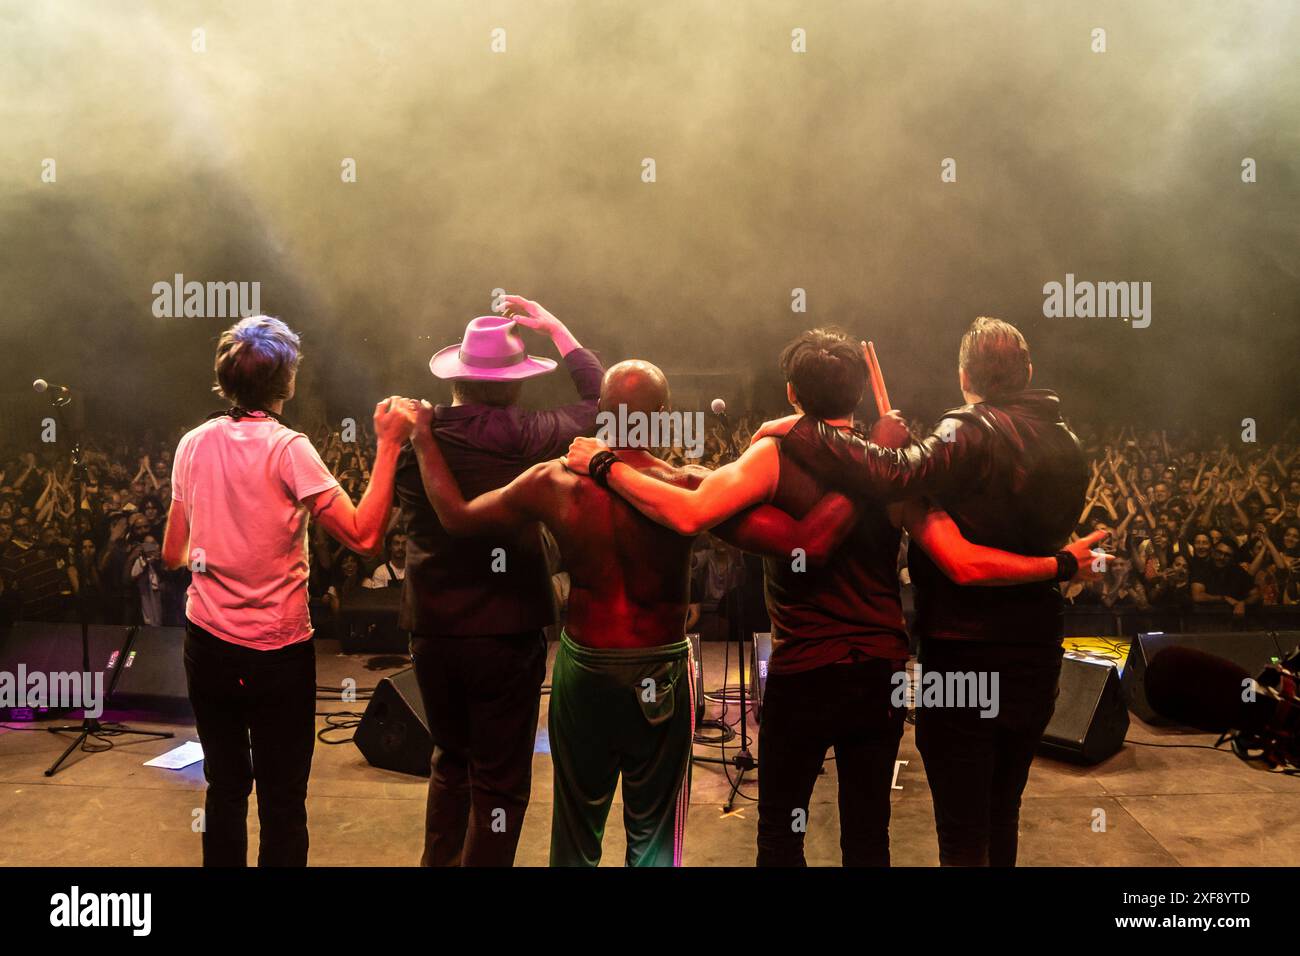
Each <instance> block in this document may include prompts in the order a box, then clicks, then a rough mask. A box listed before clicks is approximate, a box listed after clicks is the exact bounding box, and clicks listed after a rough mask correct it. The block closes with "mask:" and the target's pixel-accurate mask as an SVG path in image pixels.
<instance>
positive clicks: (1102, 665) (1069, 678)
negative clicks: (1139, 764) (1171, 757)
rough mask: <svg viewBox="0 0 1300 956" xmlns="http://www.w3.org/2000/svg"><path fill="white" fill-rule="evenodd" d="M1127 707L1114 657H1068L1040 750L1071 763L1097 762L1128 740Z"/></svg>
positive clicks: (1063, 664)
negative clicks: (1100, 659)
mask: <svg viewBox="0 0 1300 956" xmlns="http://www.w3.org/2000/svg"><path fill="white" fill-rule="evenodd" d="M1127 733H1128V710H1127V708H1125V706H1124V695H1123V693H1122V692H1121V690H1120V686H1119V675H1118V674H1117V673H1116V672H1115V667H1114V665H1113V664H1112V663H1111V662H1110V661H1095V660H1087V659H1083V658H1076V657H1066V658H1065V659H1064V660H1063V661H1062V662H1061V687H1060V693H1059V695H1058V696H1057V698H1056V711H1055V712H1054V713H1053V714H1052V720H1051V722H1050V723H1049V724H1048V725H1047V730H1046V731H1044V733H1043V739H1042V742H1041V743H1040V744H1039V745H1038V752H1039V753H1040V754H1042V755H1043V756H1045V757H1055V758H1056V759H1058V760H1065V761H1068V762H1070V763H1080V764H1095V763H1100V762H1101V761H1103V760H1105V759H1106V758H1107V757H1109V756H1110V755H1111V754H1113V753H1116V752H1117V751H1118V750H1119V749H1120V748H1121V747H1122V746H1124V735H1125V734H1127Z"/></svg>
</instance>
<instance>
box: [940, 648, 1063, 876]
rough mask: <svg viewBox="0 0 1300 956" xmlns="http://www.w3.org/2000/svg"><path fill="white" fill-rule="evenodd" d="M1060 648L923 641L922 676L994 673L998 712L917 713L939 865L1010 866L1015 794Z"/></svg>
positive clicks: (1049, 707) (1015, 838) (1039, 728)
mask: <svg viewBox="0 0 1300 956" xmlns="http://www.w3.org/2000/svg"><path fill="white" fill-rule="evenodd" d="M1061 653H1062V652H1061V646H1060V644H1051V645H1048V646H1041V645H1031V646H1021V645H1011V644H991V643H986V642H979V641H952V640H948V641H943V640H933V639H931V640H928V641H927V640H924V639H923V640H922V642H921V653H920V661H921V665H922V667H924V669H925V670H926V671H927V672H930V673H934V672H945V673H946V672H949V671H962V672H976V673H980V672H983V673H992V672H996V673H997V674H998V685H999V686H998V705H999V709H998V714H997V716H996V717H981V716H980V709H979V708H978V707H964V708H955V707H947V708H939V707H930V708H926V707H920V708H917V712H916V745H917V749H919V750H920V751H921V759H922V760H923V761H925V776H926V779H927V780H929V782H930V795H931V796H932V797H933V799H934V822H935V828H936V829H937V830H938V833H939V863H940V865H942V866H1015V864H1016V851H1017V847H1018V844H1019V834H1020V795H1021V793H1023V792H1024V789H1025V783H1026V781H1027V780H1028V779H1029V766H1030V764H1032V763H1033V761H1034V752H1035V751H1036V750H1037V749H1038V742H1039V740H1041V739H1042V736H1043V731H1044V730H1046V729H1047V724H1048V722H1049V721H1051V719H1052V711H1053V710H1055V708H1056V693H1057V686H1058V682H1059V680H1060V676H1061Z"/></svg>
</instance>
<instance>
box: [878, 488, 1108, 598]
mask: <svg viewBox="0 0 1300 956" xmlns="http://www.w3.org/2000/svg"><path fill="white" fill-rule="evenodd" d="M903 526H904V527H905V528H907V533H908V534H910V535H911V536H912V537H913V538H914V539H916V541H917V543H918V544H920V545H921V547H922V548H924V549H925V553H926V554H928V555H929V556H930V560H932V561H933V562H934V563H935V564H936V565H937V566H938V567H939V570H941V571H942V572H943V573H944V574H946V575H947V576H948V577H949V578H950V579H951V580H952V581H953V582H954V583H955V584H960V585H963V586H965V585H983V586H990V585H1010V584H1025V583H1028V582H1030V581H1051V580H1054V579H1055V578H1056V558H1055V557H1054V556H1053V557H1031V556H1029V555H1024V554H1014V553H1013V552H1010V551H1002V550H999V549H997V548H987V547H985V546H983V545H979V544H974V543H972V542H970V541H967V540H966V539H965V538H964V537H963V536H962V533H961V529H959V528H958V527H957V523H956V522H955V521H953V520H952V517H951V516H950V515H949V514H948V512H946V511H944V510H943V509H942V508H938V507H934V506H928V505H926V504H925V503H924V502H923V501H920V500H917V501H909V502H907V504H906V505H905V506H904V510H903ZM1105 536H1106V532H1105V531H1094V532H1093V533H1092V534H1090V535H1087V536H1086V537H1083V538H1080V539H1079V540H1077V541H1074V542H1072V543H1071V544H1069V545H1068V546H1067V547H1066V548H1065V550H1067V551H1069V552H1070V553H1071V554H1073V555H1074V558H1075V560H1076V561H1077V562H1078V564H1079V570H1078V572H1077V573H1076V574H1075V576H1074V577H1073V578H1072V579H1071V580H1075V581H1091V580H1095V579H1097V578H1099V577H1101V573H1099V572H1104V570H1105V562H1106V561H1107V560H1109V558H1110V556H1109V555H1105V554H1102V553H1096V554H1094V553H1093V551H1092V546H1093V545H1094V544H1096V543H1097V542H1098V541H1100V540H1101V539H1102V538H1104V537H1105ZM1094 561H1095V562H1096V566H1094Z"/></svg>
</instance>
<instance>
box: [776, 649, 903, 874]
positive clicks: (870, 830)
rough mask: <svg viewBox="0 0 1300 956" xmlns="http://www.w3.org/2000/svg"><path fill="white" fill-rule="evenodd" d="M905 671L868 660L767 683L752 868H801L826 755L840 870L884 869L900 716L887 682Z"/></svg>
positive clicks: (899, 664) (897, 664)
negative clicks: (835, 791)
mask: <svg viewBox="0 0 1300 956" xmlns="http://www.w3.org/2000/svg"><path fill="white" fill-rule="evenodd" d="M902 666H903V662H901V661H900V662H894V661H886V660H879V659H875V658H868V659H865V660H861V661H857V662H854V663H844V664H830V665H827V666H825V667H818V668H814V669H813V670H809V671H802V672H799V673H795V674H772V675H771V676H769V677H768V679H767V692H766V694H765V696H764V698H763V717H762V724H761V726H760V728H759V733H760V736H759V764H760V766H759V773H758V865H759V866H806V865H807V863H806V861H805V860H804V853H803V844H804V833H805V831H806V829H807V826H808V824H809V822H810V821H809V816H810V813H809V806H808V803H809V800H810V799H811V797H812V791H813V786H814V784H816V782H817V775H818V773H820V771H821V767H822V762H823V761H824V760H825V759H826V751H827V750H828V749H829V748H832V747H833V748H834V749H835V765H836V769H837V772H838V775H839V805H840V852H841V855H842V858H843V862H844V865H845V866H888V865H889V792H890V786H891V785H892V783H893V779H894V761H895V759H897V757H898V742H899V740H900V739H901V738H902V736H903V718H904V717H905V716H906V711H904V710H903V709H902V708H896V707H893V706H891V704H890V695H891V693H892V691H893V684H892V682H891V678H892V676H893V674H894V672H895V671H896V670H901V669H902Z"/></svg>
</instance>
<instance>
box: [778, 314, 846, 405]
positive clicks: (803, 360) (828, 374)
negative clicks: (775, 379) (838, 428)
mask: <svg viewBox="0 0 1300 956" xmlns="http://www.w3.org/2000/svg"><path fill="white" fill-rule="evenodd" d="M781 371H782V372H783V373H784V374H785V380H786V381H787V382H789V383H790V387H791V389H792V390H793V393H794V401H797V403H798V406H799V407H800V408H802V409H803V410H804V411H805V412H806V413H807V414H809V415H814V416H816V417H817V418H847V417H848V416H850V415H852V414H853V412H854V410H855V409H856V408H857V407H858V403H859V402H860V401H861V400H862V392H863V390H864V389H865V388H866V385H867V365H866V362H865V361H864V360H863V358H862V352H861V350H860V349H859V348H858V345H857V343H855V342H853V341H851V340H850V339H849V337H848V336H846V335H845V334H844V333H843V332H842V331H841V330H839V329H835V328H831V329H809V330H808V331H807V332H804V333H803V334H802V335H800V336H799V337H798V338H796V339H795V340H794V341H793V342H791V343H790V344H789V345H787V346H786V347H785V348H784V349H783V350H782V352H781ZM796 382H797V383H798V384H797V385H796V384H795V383H796Z"/></svg>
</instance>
